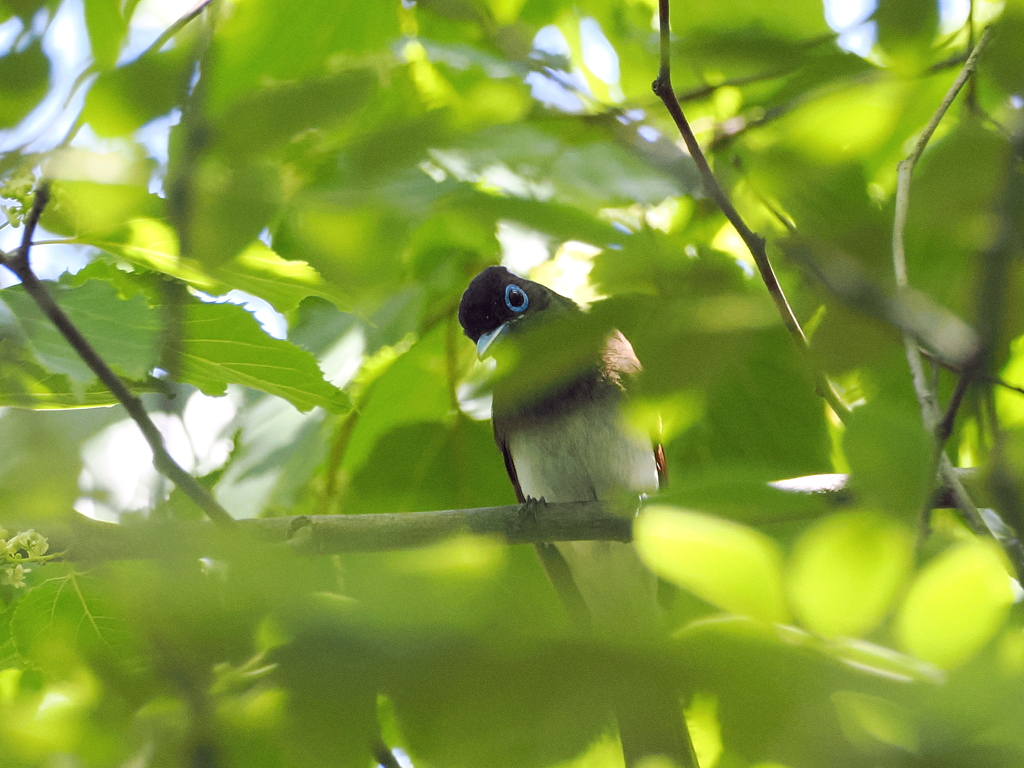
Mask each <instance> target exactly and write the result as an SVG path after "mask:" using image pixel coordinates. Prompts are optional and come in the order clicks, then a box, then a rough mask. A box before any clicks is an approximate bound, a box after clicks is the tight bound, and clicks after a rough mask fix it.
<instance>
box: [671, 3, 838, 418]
mask: <svg viewBox="0 0 1024 768" xmlns="http://www.w3.org/2000/svg"><path fill="white" fill-rule="evenodd" d="M658 19H659V26H660V41H661V62H660V65H659V68H658V77H657V79H656V80H655V81H654V83H653V84H652V86H651V87H652V88H653V89H654V93H655V94H656V95H657V96H658V98H660V99H661V101H662V102H663V103H664V105H665V108H666V109H667V110H668V112H669V114H670V115H671V116H672V119H673V121H674V122H675V124H676V128H678V129H679V133H680V135H681V136H682V137H683V142H684V143H685V144H686V148H687V150H688V151H689V153H690V156H691V157H692V158H693V160H694V162H695V163H696V164H697V170H698V171H699V172H700V175H701V179H702V181H703V182H704V190H705V191H706V192H707V193H708V195H709V196H710V197H711V199H712V200H714V201H715V204H716V205H717V206H718V207H719V209H720V210H721V211H722V213H724V214H725V217H726V218H727V219H728V220H729V223H730V224H732V226H733V227H734V228H735V230H736V232H737V233H739V236H740V238H742V240H743V242H744V244H745V245H746V246H747V249H748V250H749V251H750V254H751V256H753V257H754V263H755V264H756V265H757V269H758V272H760V274H761V280H762V281H763V282H764V284H765V287H766V288H767V289H768V294H769V295H770V296H771V297H772V301H774V302H775V307H776V309H778V312H779V315H780V316H781V317H782V323H783V325H784V326H785V327H786V330H787V331H788V332H789V335H790V336H791V337H792V338H793V340H794V341H795V342H796V344H797V346H798V347H799V348H800V350H801V351H806V350H807V348H808V342H807V336H806V335H805V334H804V331H803V328H801V327H800V322H799V321H798V320H797V319H796V315H795V314H793V309H792V308H791V307H790V306H789V301H788V300H787V299H786V294H785V293H784V292H783V290H782V286H781V285H779V281H778V278H776V276H775V270H774V269H773V268H772V264H771V261H769V259H768V252H767V250H766V249H765V239H764V238H763V237H761V236H760V235H759V234H757V233H756V232H754V231H753V230H752V229H750V227H748V226H747V223H746V222H745V221H744V220H743V217H742V216H740V214H739V211H737V210H736V208H735V206H733V204H732V202H731V201H730V200H729V197H728V195H726V194H725V191H724V190H723V189H722V187H721V186H720V185H719V184H718V180H717V179H716V178H715V174H714V172H713V171H712V170H711V166H710V165H709V164H708V161H707V158H706V157H705V156H704V151H703V150H702V149H701V148H700V144H698V143H697V137H696V136H694V135H693V129H692V128H690V123H689V121H687V119H686V116H685V115H684V114H683V110H682V107H680V106H679V101H678V99H676V95H675V91H674V90H673V89H672V72H671V45H670V39H671V34H670V25H669V0H659V2H658ZM815 385H816V386H815V389H816V391H817V393H818V395H820V396H821V397H822V398H824V399H825V401H826V402H827V403H828V404H829V406H830V407H831V408H832V410H833V411H834V412H835V413H836V415H837V416H838V417H839V418H840V419H843V418H845V416H846V414H847V413H849V409H848V408H847V407H846V405H845V404H844V403H843V401H842V400H841V399H840V397H839V395H838V394H837V393H836V391H835V389H834V388H833V387H832V384H831V383H830V382H829V381H828V379H827V378H826V377H825V375H824V374H822V373H821V372H819V371H815Z"/></svg>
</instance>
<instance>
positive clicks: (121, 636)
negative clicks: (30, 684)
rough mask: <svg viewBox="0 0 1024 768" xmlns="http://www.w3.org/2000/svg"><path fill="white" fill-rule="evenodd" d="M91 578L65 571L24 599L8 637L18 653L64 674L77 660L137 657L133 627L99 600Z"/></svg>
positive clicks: (51, 671) (57, 672)
mask: <svg viewBox="0 0 1024 768" xmlns="http://www.w3.org/2000/svg"><path fill="white" fill-rule="evenodd" d="M95 586H100V585H99V584H98V583H97V582H95V581H94V579H92V578H90V577H85V576H84V575H83V574H80V573H77V572H75V571H74V570H71V569H70V568H69V569H68V571H67V573H66V575H64V576H59V577H55V578H51V579H48V580H47V581H44V582H43V583H42V584H40V585H39V586H38V587H34V588H32V590H31V591H30V592H29V593H28V594H27V595H25V597H23V598H22V599H21V600H20V601H18V605H17V607H16V608H15V611H14V617H13V618H12V620H11V634H12V636H13V637H14V642H15V645H16V647H17V649H18V653H19V654H20V655H21V657H22V658H24V659H25V660H26V661H28V662H30V663H31V664H33V665H35V666H37V667H38V668H40V669H42V670H43V671H44V672H47V673H50V674H53V675H56V676H64V675H66V674H67V672H68V670H69V669H70V668H72V667H73V665H74V663H75V662H76V661H77V659H78V657H79V656H86V657H92V658H96V657H108V658H112V659H114V660H116V661H122V662H123V661H127V660H128V659H129V658H131V657H133V656H134V655H135V654H136V645H135V642H134V641H133V637H132V633H131V624H130V622H129V621H128V620H127V618H125V617H124V616H122V615H119V614H118V612H117V610H116V608H115V606H114V603H113V602H111V601H109V600H107V599H105V598H103V597H101V596H100V594H99V592H98V591H97V590H96V589H95Z"/></svg>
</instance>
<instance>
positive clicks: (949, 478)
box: [892, 28, 1020, 572]
mask: <svg viewBox="0 0 1024 768" xmlns="http://www.w3.org/2000/svg"><path fill="white" fill-rule="evenodd" d="M990 37H991V28H986V29H985V31H984V32H983V33H982V35H981V37H980V38H979V40H978V44H977V45H975V46H974V49H973V50H972V51H971V55H970V56H968V57H967V61H966V62H965V63H964V66H963V68H962V69H961V70H960V74H959V75H957V78H956V80H955V81H954V82H953V85H952V86H950V88H949V90H948V91H947V92H946V96H945V98H943V100H942V103H941V104H940V105H939V108H938V109H937V110H936V111H935V114H933V115H932V117H931V119H930V120H929V121H928V124H927V125H926V126H925V129H924V131H923V132H922V133H921V135H920V137H918V140H917V142H916V143H915V144H914V148H913V150H912V151H911V153H910V154H909V155H908V156H907V157H906V158H905V159H904V160H902V161H901V162H900V164H899V166H898V168H897V175H896V210H895V214H894V219H893V230H892V261H893V272H894V273H895V276H896V286H897V287H898V288H899V289H900V290H905V289H906V288H908V287H909V285H910V281H909V277H908V274H907V257H906V249H905V245H906V229H907V215H908V212H909V210H910V181H911V178H912V177H913V174H914V168H915V167H916V165H917V162H918V160H920V158H921V154H922V153H923V152H924V150H925V147H926V146H927V145H928V142H929V141H930V140H931V137H932V134H934V133H935V129H936V128H937V127H938V125H939V123H940V122H941V121H942V118H943V117H944V116H945V114H946V112H947V111H948V110H949V107H950V105H951V104H952V103H953V100H954V99H956V97H957V94H958V93H959V92H960V89H961V88H963V86H964V83H966V82H967V80H968V79H969V78H970V76H971V74H972V73H973V72H974V69H975V67H976V66H977V63H978V56H979V55H980V54H981V51H982V50H983V49H984V47H985V45H986V44H987V43H988V40H989V38H990ZM903 345H904V348H905V349H906V355H907V364H908V366H909V367H910V372H911V377H912V379H913V383H914V393H915V394H916V395H917V401H918V404H919V405H920V407H921V418H922V420H923V421H924V424H925V428H926V429H928V430H929V431H930V432H932V433H933V434H935V436H936V453H935V464H936V467H937V469H938V473H939V476H940V477H941V478H942V482H944V483H945V484H946V485H948V486H949V487H950V489H951V490H952V491H953V498H954V499H955V501H956V505H957V508H958V509H959V510H960V511H961V513H962V514H963V515H964V518H965V519H966V521H967V523H968V525H969V526H970V527H971V528H972V530H974V531H975V532H976V533H982V532H986V533H987V531H988V529H987V527H986V525H985V521H984V519H983V518H982V517H981V513H980V512H979V511H978V508H977V506H976V505H975V503H974V501H973V500H972V499H971V497H970V494H968V493H967V491H966V489H964V487H963V484H962V483H960V481H959V479H958V478H957V477H956V475H955V472H954V471H953V465H952V463H951V462H950V460H949V457H948V456H946V454H945V452H944V450H943V447H944V441H940V440H939V439H938V428H939V426H940V423H941V422H942V421H943V419H942V412H941V409H940V408H939V403H938V399H937V397H936V395H935V392H934V391H933V390H932V388H931V386H930V385H929V383H928V375H927V372H926V371H925V366H924V360H923V358H922V356H921V352H920V349H919V348H918V345H917V341H916V340H915V339H914V338H913V337H911V336H910V334H908V333H906V332H904V334H903ZM963 375H964V377H965V378H969V377H970V376H971V373H970V371H965V372H964V374H963ZM958 389H959V387H958ZM961 398H962V393H961ZM955 414H956V412H955V410H954V411H952V412H951V414H949V419H950V420H951V419H952V418H955ZM926 506H927V505H926ZM929 515H930V510H922V516H921V519H922V522H925V521H926V520H927V519H928V517H929ZM1019 569H1020V566H1019V565H1018V572H1019Z"/></svg>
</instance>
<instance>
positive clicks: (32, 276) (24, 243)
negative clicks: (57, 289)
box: [0, 183, 234, 525]
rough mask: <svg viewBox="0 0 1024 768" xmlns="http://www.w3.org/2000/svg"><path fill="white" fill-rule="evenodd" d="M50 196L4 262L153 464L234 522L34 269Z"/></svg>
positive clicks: (39, 196) (44, 189) (42, 195)
mask: <svg viewBox="0 0 1024 768" xmlns="http://www.w3.org/2000/svg"><path fill="white" fill-rule="evenodd" d="M49 199H50V188H49V185H48V184H46V183H43V184H42V185H40V187H39V189H38V190H37V191H36V196H35V199H34V200H33V202H32V209H31V210H30V211H29V214H28V216H27V217H26V219H25V228H24V230H23V232H22V237H21V246H20V247H19V248H18V249H17V250H16V251H15V252H14V253H13V254H3V253H0V263H2V264H3V265H4V266H5V267H7V268H8V269H10V270H11V271H12V272H14V274H16V275H17V276H18V278H19V279H20V280H21V284H22V286H23V287H24V289H25V292H26V293H27V294H28V295H29V297H30V298H31V299H32V300H33V301H34V302H35V303H36V305H37V306H38V307H39V309H40V310H42V312H43V314H45V315H46V316H47V317H48V318H49V319H50V322H52V323H53V325H54V326H55V327H56V328H57V330H58V331H60V333H61V335H62V336H63V337H64V338H65V339H66V340H67V342H68V344H70V345H71V347H72V348H73V349H74V350H75V352H77V353H78V356H79V357H81V358H82V360H83V361H84V362H85V364H86V365H88V366H89V368H90V369H92V372H93V373H95V374H96V377H97V378H98V379H99V380H100V381H101V382H103V385H104V386H105V387H106V388H107V389H109V390H110V391H111V393H113V395H114V397H116V398H117V399H118V401H119V402H120V403H121V405H123V406H124V408H125V410H126V411H127V412H128V415H129V416H131V417H132V419H133V420H134V421H135V423H136V424H138V425H139V429H140V430H141V431H142V435H143V437H145V438H146V442H147V443H149V447H150V449H151V450H152V451H153V465H154V466H155V467H156V469H157V471H158V472H160V474H162V475H164V477H166V478H167V479H168V480H170V481H171V482H172V483H174V484H175V485H176V486H178V487H179V488H180V489H181V490H182V491H183V492H184V493H185V494H186V495H187V496H188V497H189V498H190V499H192V501H194V502H195V503H196V505H198V506H199V508H200V509H202V510H203V512H205V513H206V514H207V516H209V518H210V519H211V520H213V521H214V522H216V523H219V524H221V525H232V524H233V523H234V519H233V518H232V517H231V515H229V514H228V512H227V510H226V509H224V507H222V506H221V505H220V504H218V503H217V500H216V499H214V498H213V496H211V495H210V493H209V492H208V491H207V490H206V489H205V488H204V487H203V486H202V485H200V484H199V481H197V480H196V479H195V478H194V477H192V475H190V474H189V473H188V472H186V471H185V470H184V468H182V466H181V465H180V464H178V462H176V461H175V460H174V459H173V458H172V457H171V454H170V453H168V451H167V448H166V447H165V446H164V439H163V435H161V434H160V430H159V429H157V426H156V424H154V423H153V420H152V419H150V418H149V414H148V413H147V412H146V408H145V406H143V405H142V401H141V400H139V398H137V397H136V396H135V395H134V394H132V392H131V390H130V389H128V387H127V385H125V383H124V382H123V381H121V379H120V378H119V377H118V376H117V374H116V373H114V371H113V370H112V369H111V368H110V366H109V365H107V363H106V361H105V360H104V359H103V358H102V357H100V355H99V353H98V352H97V351H96V349H95V348H94V347H93V346H92V344H90V343H89V341H88V339H86V338H85V336H83V335H82V332H81V331H79V330H78V328H77V326H75V324H74V323H72V322H71V319H70V318H69V317H68V316H67V315H66V314H65V313H64V310H62V309H61V308H60V306H59V305H58V304H57V302H56V301H55V300H54V298H53V297H52V296H51V295H50V292H49V291H48V290H47V289H46V286H45V285H43V283H42V281H41V280H40V279H39V278H38V277H37V276H36V273H35V272H34V271H33V270H32V265H31V262H30V261H29V251H30V250H31V248H32V236H33V235H34V234H35V231H36V226H38V224H39V218H40V216H42V214H43V209H44V208H46V204H47V203H48V202H49Z"/></svg>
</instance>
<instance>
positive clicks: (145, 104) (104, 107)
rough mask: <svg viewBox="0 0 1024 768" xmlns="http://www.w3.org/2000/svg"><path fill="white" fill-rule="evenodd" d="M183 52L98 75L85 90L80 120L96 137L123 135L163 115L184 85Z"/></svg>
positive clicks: (144, 58)
mask: <svg viewBox="0 0 1024 768" xmlns="http://www.w3.org/2000/svg"><path fill="white" fill-rule="evenodd" d="M184 53H185V52H184V50H183V49H179V48H174V49H172V50H170V51H165V52H162V53H160V52H154V53H149V54H146V55H144V56H141V57H139V58H138V59H136V60H135V61H132V62H129V63H128V64H125V65H124V66H123V67H118V68H117V69H114V70H110V71H108V72H104V73H102V74H101V75H100V76H99V77H98V78H97V79H96V82H95V83H93V85H92V87H91V88H90V89H89V94H88V95H87V96H86V99H85V107H84V109H83V111H82V119H83V120H84V121H86V122H87V123H89V125H91V126H92V128H93V130H95V131H96V133H97V134H99V135H100V136H124V135H126V134H129V133H131V132H132V131H134V130H136V129H137V128H139V127H141V126H142V125H144V124H145V123H148V122H149V121H150V120H152V119H153V118H155V117H159V116H160V115H164V114H167V112H169V111H170V110H171V109H172V108H173V107H174V106H176V105H177V104H178V103H179V102H180V100H181V98H182V97H183V96H184V94H185V90H186V88H187V85H188V78H187V62H188V58H187V57H186V56H185V55H184Z"/></svg>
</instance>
